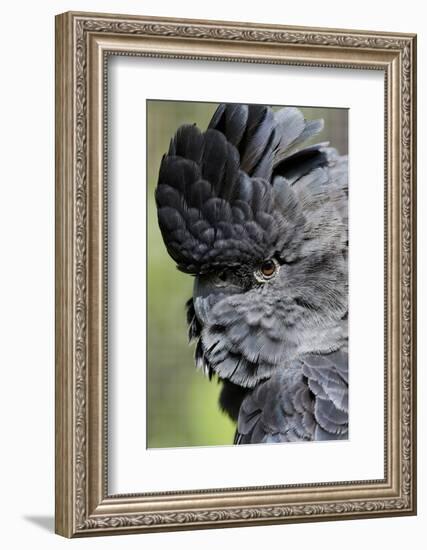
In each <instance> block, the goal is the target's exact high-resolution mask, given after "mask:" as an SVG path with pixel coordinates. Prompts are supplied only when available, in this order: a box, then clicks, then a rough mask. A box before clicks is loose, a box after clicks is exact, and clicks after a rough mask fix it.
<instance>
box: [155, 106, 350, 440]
mask: <svg viewBox="0 0 427 550" xmlns="http://www.w3.org/2000/svg"><path fill="white" fill-rule="evenodd" d="M147 121H148V123H147V144H148V151H147V164H148V168H147V170H148V174H147V176H148V186H147V193H148V198H147V199H148V200H147V205H148V213H147V214H148V263H147V265H148V267H147V271H148V273H147V275H148V277H147V279H148V293H147V300H148V312H147V326H148V329H147V330H148V340H147V341H148V350H147V446H148V447H149V448H162V447H186V446H205V445H232V444H236V445H241V444H260V443H288V442H313V441H324V440H339V439H340V440H342V439H347V438H348V434H349V430H348V425H349V410H348V392H349V384H348V326H347V325H348V261H347V258H348V110H347V109H334V108H321V107H301V106H289V105H286V106H285V105H283V106H276V105H257V104H249V105H248V104H227V103H221V104H214V103H197V102H184V101H161V100H148V101H147Z"/></svg>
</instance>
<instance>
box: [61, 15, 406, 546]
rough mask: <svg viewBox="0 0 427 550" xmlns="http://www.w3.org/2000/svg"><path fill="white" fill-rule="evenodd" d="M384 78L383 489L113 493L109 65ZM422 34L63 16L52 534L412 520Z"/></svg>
mask: <svg viewBox="0 0 427 550" xmlns="http://www.w3.org/2000/svg"><path fill="white" fill-rule="evenodd" d="M112 55H116V56H144V57H152V58H158V59H161V58H169V59H170V58H172V59H191V60H196V59H197V60H203V61H204V62H206V63H212V62H213V61H227V62H238V63H252V64H254V67H255V64H259V63H262V64H274V65H280V64H283V65H297V66H301V67H337V68H346V69H350V70H351V69H367V70H376V71H378V70H379V71H383V72H384V82H385V90H384V92H385V95H384V121H385V140H384V153H385V267H384V277H385V289H386V296H385V303H386V308H385V358H386V360H385V382H384V385H385V390H384V391H385V410H384V413H385V426H384V430H385V431H384V436H385V437H384V439H385V448H384V478H383V479H374V480H372V479H368V480H365V481H347V482H330V483H315V484H314V483H307V484H301V485H299V484H298V485H282V486H263V487H255V488H254V487H242V488H239V489H232V490H231V489H224V490H222V489H213V490H207V489H200V490H195V491H168V492H162V493H160V492H159V493H144V494H139V493H135V494H126V495H120V494H119V495H116V494H109V492H108V475H107V472H108V470H107V465H108V445H107V436H108V432H107V416H108V403H107V393H106V388H107V371H106V357H107V353H108V349H107V348H108V342H107V338H106V322H107V316H106V277H105V270H106V263H107V260H108V259H107V247H106V211H105V204H106V197H105V193H106V186H105V181H106V177H107V166H106V152H107V132H106V117H107V108H106V101H107V84H106V82H107V74H106V73H107V69H106V68H107V60H108V57H109V56H112ZM415 120H416V36H415V35H411V34H401V33H383V32H381V33H376V32H366V31H353V30H351V31H349V30H335V29H334V30H332V29H313V28H303V27H284V26H276V25H274V26H270V25H264V24H263V25H257V24H248V23H235V22H233V23H231V22H217V21H195V20H194V21H193V20H178V19H164V18H152V17H137V16H123V15H108V14H90V13H73V12H68V13H65V14H61V15H58V16H57V17H56V419H55V420H56V509H55V516H56V532H57V533H58V534H60V535H63V536H65V537H81V536H90V535H106V534H124V533H135V532H149V531H171V530H179V529H201V528H215V527H216V528H218V527H233V526H249V525H263V524H274V523H287V522H301V521H319V520H338V519H351V518H368V517H383V516H398V515H413V514H415V513H416V331H415V325H416V259H415V254H416V213H415V208H416V189H415V177H416V158H415V156H416V128H415V126H416V123H415Z"/></svg>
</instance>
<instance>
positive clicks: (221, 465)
mask: <svg viewBox="0 0 427 550" xmlns="http://www.w3.org/2000/svg"><path fill="white" fill-rule="evenodd" d="M415 110H416V37H415V35H411V34H400V33H399V34H397V33H377V32H366V31H350V30H332V29H309V28H302V27H284V26H269V25H256V24H248V23H235V22H233V23H230V22H218V21H193V20H177V19H163V18H151V17H136V16H122V15H108V14H89V13H71V12H69V13H65V14H62V15H58V16H57V18H56V236H57V238H56V532H57V533H58V534H60V535H63V536H66V537H78V536H90V535H106V534H124V533H135V532H148V531H164V530H178V529H201V528H215V527H234V526H242V525H244V526H248V525H261V524H272V523H286V522H300V521H320V520H333V519H337V520H338V519H351V518H362V517H363V518H368V517H381V516H393V515H396V516H397V515H410V514H415V513H416V461H415V459H416V422H415V421H416V417H415V412H416V406H415V397H416V392H415V382H416V379H415V376H416V372H415V359H416V358H415V349H416V340H415V338H416V334H415V316H416V311H415V303H416V302H415V291H416V272H415V268H416V262H415V251H416V233H415V205H416V200H415V199H416V197H415V172H416V166H415V162H416V159H415V150H416V148H415V118H416V116H415V115H416V111H415Z"/></svg>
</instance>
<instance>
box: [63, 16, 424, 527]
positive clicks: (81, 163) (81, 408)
mask: <svg viewBox="0 0 427 550" xmlns="http://www.w3.org/2000/svg"><path fill="white" fill-rule="evenodd" d="M66 16H67V14H64V15H63V16H60V17H66ZM68 17H70V14H68ZM72 21H73V25H72V27H71V28H72V32H73V36H72V39H73V40H72V42H73V51H72V58H73V59H72V65H73V71H74V80H73V82H74V88H73V90H72V93H73V97H74V120H73V128H74V156H73V159H72V163H73V173H74V196H73V204H74V208H73V227H74V232H73V235H74V243H73V254H74V258H73V265H74V272H73V273H74V280H73V312H74V313H73V315H74V319H73V326H74V335H73V358H74V359H73V361H74V363H73V373H74V375H73V376H74V378H73V380H74V382H73V399H72V407H73V418H74V425H73V426H74V427H73V445H72V446H73V452H74V454H73V471H74V477H73V511H72V516H73V525H74V526H75V529H74V534H87V533H89V532H96V531H100V532H101V531H102V532H108V531H111V530H114V529H123V530H124V531H125V530H126V528H129V529H132V528H134V529H135V528H141V530H144V529H145V528H156V527H159V528H161V527H163V528H165V527H182V528H185V527H187V528H189V527H195V526H197V525H198V524H199V525H201V524H204V525H206V524H212V525H214V524H219V523H220V524H223V525H224V526H226V525H227V524H234V525H235V524H239V523H242V524H246V525H249V524H250V523H251V522H252V523H261V522H262V521H269V520H270V521H271V520H277V521H280V520H292V519H294V520H296V519H302V518H310V517H311V518H314V517H316V518H331V517H336V518H338V517H347V516H348V517H352V516H361V515H365V516H369V515H372V516H375V515H381V514H385V515H387V514H393V513H399V512H405V511H406V513H411V512H412V513H413V510H414V499H415V495H414V492H415V487H414V484H415V474H414V469H415V462H414V457H415V429H414V368H415V366H414V365H415V357H414V307H415V302H414V290H415V289H414V282H415V274H414V150H413V148H414V101H415V93H414V74H415V41H414V38H413V37H410V36H408V35H396V36H394V35H389V34H381V33H363V32H352V31H350V32H348V31H330V30H325V31H323V30H306V29H284V28H275V27H268V26H259V27H255V26H253V25H251V26H248V25H244V24H237V23H236V24H231V23H227V24H223V25H222V24H221V23H213V22H212V23H211V22H208V21H205V22H200V21H196V22H192V21H185V22H182V21H181V22H178V21H164V20H153V19H149V18H132V17H124V16H123V17H119V16H111V17H109V16H93V15H88V16H86V15H85V14H75V15H73V16H72ZM92 34H106V35H114V36H129V35H132V36H134V37H159V38H162V37H164V38H183V39H190V40H197V41H203V40H209V41H212V40H213V41H217V44H218V57H217V59H222V58H221V43H223V42H225V41H232V42H241V43H242V44H243V43H245V44H247V43H249V44H252V43H265V44H280V45H298V46H304V47H307V48H325V47H326V48H327V47H331V48H342V49H347V50H349V51H351V50H355V49H357V50H370V51H374V52H375V51H381V52H382V51H387V52H393V53H395V55H396V59H398V61H399V74H398V75H394V78H398V80H399V86H400V90H399V92H400V105H399V117H400V136H401V140H400V145H399V147H398V150H399V151H400V163H399V166H400V174H399V182H396V185H397V187H396V188H397V189H398V190H399V193H400V213H399V223H400V228H399V235H400V242H398V243H396V246H399V259H400V266H399V273H400V279H399V285H400V319H399V320H398V323H397V325H398V326H399V330H400V342H401V346H400V373H399V379H400V391H399V399H400V403H399V408H400V411H401V415H400V444H399V445H398V448H399V449H400V456H399V457H398V463H399V466H400V480H401V483H400V491H399V494H398V495H395V496H390V497H378V498H361V499H357V500H356V499H353V500H350V499H349V500H348V501H341V502H328V501H319V502H309V503H302V504H299V503H297V504H288V505H283V506H282V505H280V506H265V505H262V506H261V505H260V506H248V507H244V506H237V505H236V506H234V507H229V508H228V507H227V508H222V509H205V510H203V509H202V510H190V511H189V510H177V511H167V512H143V513H124V514H121V513H120V514H113V515H103V514H102V513H101V514H91V513H90V512H91V511H90V510H89V509H88V478H87V476H88V466H87V454H88V445H87V443H88V438H87V429H88V428H87V426H88V422H87V415H88V406H87V395H88V365H87V357H88V354H87V351H88V350H87V346H88V334H87V314H88V299H89V296H88V281H87V246H88V244H87V243H88V212H87V209H88V189H87V186H88V124H87V121H88V97H87V93H88V51H89V49H88V40H89V36H90V35H92ZM116 53H117V54H120V53H121V52H120V51H117V52H116ZM123 53H124V54H126V52H125V50H123ZM151 55H152V54H151ZM166 55H169V56H171V57H174V55H173V54H166ZM175 57H185V56H183V55H181V54H180V55H179V56H175ZM210 59H212V60H215V58H214V57H210ZM233 61H234V62H239V61H241V62H248V61H251V60H250V59H248V57H245V58H244V59H243V58H242V59H238V58H235V59H233ZM253 62H259V63H263V62H268V61H266V60H264V61H263V60H262V59H256V60H253ZM277 62H280V61H277V60H276V61H275V63H277ZM293 63H294V64H300V65H310V64H311V65H317V66H337V65H334V62H333V61H328V60H327V59H326V58H325V57H323V58H321V57H320V58H319V60H318V61H317V62H316V63H308V62H304V61H301V62H298V60H295V61H294V62H293ZM341 66H342V64H341ZM345 66H346V67H350V68H351V67H352V62H351V57H349V61H348V63H346V65H345ZM353 67H354V68H360V64H358V65H354V66H353ZM386 103H387V102H386ZM388 154H390V153H388ZM332 485H333V484H332ZM242 490H243V489H242ZM196 493H198V494H199V496H200V495H203V491H200V492H197V491H196ZM109 500H114V499H113V497H109Z"/></svg>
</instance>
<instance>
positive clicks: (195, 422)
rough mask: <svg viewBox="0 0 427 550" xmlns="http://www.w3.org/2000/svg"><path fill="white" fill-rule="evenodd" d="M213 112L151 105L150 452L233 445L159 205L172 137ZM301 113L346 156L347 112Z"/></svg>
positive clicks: (204, 107) (211, 107)
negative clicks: (200, 365)
mask: <svg viewBox="0 0 427 550" xmlns="http://www.w3.org/2000/svg"><path fill="white" fill-rule="evenodd" d="M216 107H217V104H216V103H215V104H214V103H196V102H182V101H156V100H150V101H147V142H148V155H147V179H148V181H147V184H148V185H147V186H148V201H147V208H148V216H147V217H148V222H147V223H148V274H147V278H148V296H147V307H148V335H147V336H148V340H147V344H148V351H147V359H148V364H147V446H148V447H151V448H153V447H189V446H195V445H197V446H203V445H231V444H232V442H233V436H234V429H235V427H234V424H233V423H232V421H231V420H230V419H229V418H228V417H227V416H226V415H225V414H224V413H222V412H221V411H220V409H219V407H218V404H217V402H218V396H219V392H220V389H221V385H220V384H218V382H217V381H216V380H215V379H214V380H212V381H211V382H209V380H208V379H207V378H206V377H205V376H204V375H203V374H202V372H201V371H196V369H195V366H194V360H193V353H194V344H192V345H189V344H188V341H187V326H186V320H185V302H186V301H187V299H188V298H190V297H191V295H192V284H193V278H192V277H190V276H188V275H185V274H183V273H180V272H179V271H178V270H177V269H176V267H175V264H174V262H173V260H172V259H171V258H170V257H169V256H168V254H167V252H166V249H165V246H164V244H163V240H162V236H161V234H160V230H159V227H158V223H157V212H156V205H155V201H154V190H155V186H156V184H157V176H158V170H159V166H160V161H161V158H162V156H163V154H164V153H165V152H166V151H167V150H168V147H169V141H170V139H171V137H172V136H173V135H174V133H175V131H176V130H177V128H178V127H179V126H180V125H181V124H191V123H194V122H195V123H196V124H197V126H198V127H199V128H200V129H201V130H205V129H206V127H207V125H208V123H209V121H210V119H211V117H212V115H213V113H214V111H215V109H216ZM274 108H275V109H276V107H274ZM277 108H278V107H277ZM300 110H301V111H302V112H303V114H304V116H305V118H306V119H314V118H323V119H324V121H325V128H324V130H323V131H322V133H321V134H319V135H318V136H316V138H314V139H313V140H312V141H313V142H319V141H330V142H331V145H333V146H334V147H336V148H337V149H338V150H339V152H340V153H341V154H347V152H348V110H347V109H331V108H328V109H324V108H314V107H310V108H301V107H300Z"/></svg>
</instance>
